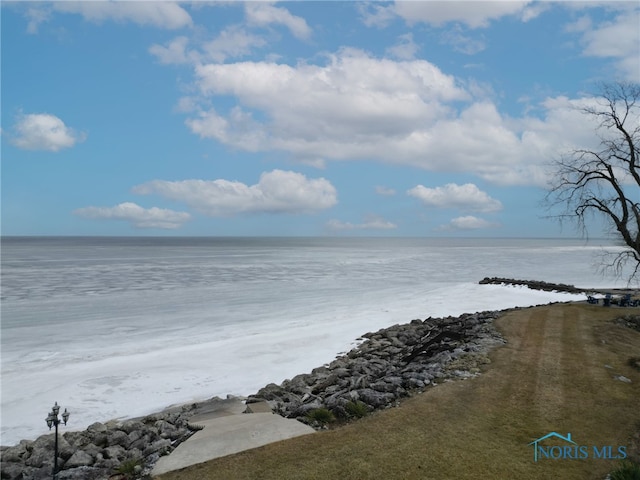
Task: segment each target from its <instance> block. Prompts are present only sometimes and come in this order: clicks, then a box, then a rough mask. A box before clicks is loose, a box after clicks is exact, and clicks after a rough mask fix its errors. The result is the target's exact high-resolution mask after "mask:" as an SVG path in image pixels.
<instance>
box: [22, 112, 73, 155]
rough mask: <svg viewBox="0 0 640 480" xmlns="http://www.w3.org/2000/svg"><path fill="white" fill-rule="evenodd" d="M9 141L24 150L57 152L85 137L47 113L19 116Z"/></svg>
mask: <svg viewBox="0 0 640 480" xmlns="http://www.w3.org/2000/svg"><path fill="white" fill-rule="evenodd" d="M13 129H14V132H15V133H14V135H13V137H12V138H11V139H10V141H11V143H13V144H14V145H15V146H16V147H18V148H22V149H25V150H47V151H50V152H57V151H59V150H62V149H63V148H70V147H73V146H74V145H75V144H76V143H77V142H82V141H83V140H84V139H85V135H84V134H82V133H78V132H76V131H74V130H73V129H72V128H69V127H67V126H66V125H65V124H64V122H63V121H62V120H60V119H59V118H58V117H56V116H55V115H51V114H48V113H29V114H20V115H19V116H18V120H17V122H16V124H15V125H14V127H13Z"/></svg>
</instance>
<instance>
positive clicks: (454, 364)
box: [247, 312, 504, 427]
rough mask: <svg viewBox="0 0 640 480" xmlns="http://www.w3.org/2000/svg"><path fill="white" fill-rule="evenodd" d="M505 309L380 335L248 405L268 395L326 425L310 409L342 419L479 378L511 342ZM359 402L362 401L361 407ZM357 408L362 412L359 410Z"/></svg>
mask: <svg viewBox="0 0 640 480" xmlns="http://www.w3.org/2000/svg"><path fill="white" fill-rule="evenodd" d="M498 316H500V312H481V313H474V314H464V315H461V316H459V317H447V318H428V319H426V320H413V321H411V322H410V323H408V324H404V325H394V326H392V327H389V328H384V329H382V330H379V331H378V332H375V333H368V334H365V335H363V338H362V339H361V340H363V339H366V340H364V341H363V343H361V344H360V345H359V346H358V347H356V348H354V349H353V350H351V351H350V352H348V353H347V354H346V355H343V356H340V357H338V358H336V359H335V360H334V361H332V362H331V363H330V364H328V365H325V366H322V367H319V368H316V369H314V370H313V371H312V372H311V373H308V374H301V375H297V376H295V377H294V378H292V379H290V380H285V381H284V382H282V384H280V385H276V384H269V385H267V386H266V387H264V388H262V389H261V390H260V391H259V392H257V393H256V394H255V395H251V396H249V398H248V399H247V403H248V404H251V403H252V402H258V401H267V402H268V403H269V404H270V406H271V408H272V409H273V411H274V412H276V413H279V414H280V415H282V416H284V417H288V418H297V419H298V420H300V421H302V422H305V423H309V424H310V425H312V426H314V427H321V426H322V422H317V421H314V416H313V415H309V414H310V413H312V412H314V411H316V410H319V409H326V410H328V411H330V412H331V413H332V414H333V416H334V417H336V418H338V419H350V418H353V417H354V416H356V417H357V416H360V415H361V414H362V413H365V410H364V409H366V412H371V411H373V410H377V409H381V408H387V407H389V406H392V405H394V404H395V402H397V401H398V400H399V399H400V398H402V397H406V396H408V395H410V394H412V393H416V392H421V391H423V390H424V389H425V388H427V387H429V386H432V385H436V384H437V383H439V382H442V381H443V380H445V379H447V378H452V377H462V378H467V377H472V376H475V375H477V374H478V373H479V372H480V367H481V365H483V364H486V363H488V362H489V358H488V357H487V355H486V354H487V352H488V351H489V350H490V349H491V348H493V347H494V346H496V345H500V344H502V343H503V342H504V340H503V339H502V337H501V336H500V335H499V334H498V332H497V331H496V330H495V329H494V328H493V320H494V319H495V318H497V317H498ZM358 406H359V407H358ZM354 412H359V413H356V414H354Z"/></svg>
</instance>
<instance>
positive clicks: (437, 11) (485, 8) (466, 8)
mask: <svg viewBox="0 0 640 480" xmlns="http://www.w3.org/2000/svg"><path fill="white" fill-rule="evenodd" d="M529 3H531V2H527V1H524V2H523V1H510V2H478V1H464V2H411V1H400V2H396V3H395V4H394V5H393V6H392V8H393V9H394V11H395V13H396V14H397V15H399V16H400V17H402V18H403V19H404V20H405V21H406V22H407V23H409V24H414V23H418V22H423V23H427V24H429V25H434V26H442V25H444V24H446V23H449V22H458V23H463V24H465V25H467V26H468V27H470V28H480V27H487V26H489V24H490V22H491V21H492V20H497V19H499V18H502V17H505V16H517V17H519V18H520V19H521V20H523V21H528V20H530V19H531V18H534V16H535V15H536V11H534V10H532V9H530V8H527V5H528V4H529Z"/></svg>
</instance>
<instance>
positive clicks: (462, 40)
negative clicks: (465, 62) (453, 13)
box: [440, 27, 486, 55]
mask: <svg viewBox="0 0 640 480" xmlns="http://www.w3.org/2000/svg"><path fill="white" fill-rule="evenodd" d="M440 39H441V41H442V43H444V44H446V45H451V46H452V47H453V49H454V50H455V51H457V52H460V53H464V54H465V55H475V54H476V53H480V52H481V51H483V50H484V49H485V48H486V45H485V42H484V40H480V39H477V38H472V37H470V36H468V35H465V34H464V33H462V29H460V28H459V27H456V28H453V29H451V30H449V31H446V32H444V33H443V34H442V35H441V37H440Z"/></svg>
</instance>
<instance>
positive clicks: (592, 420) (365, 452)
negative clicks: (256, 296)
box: [159, 304, 640, 480]
mask: <svg viewBox="0 0 640 480" xmlns="http://www.w3.org/2000/svg"><path fill="white" fill-rule="evenodd" d="M619 313H620V309H618V308H616V307H612V308H603V307H601V306H597V305H586V304H566V305H553V306H544V307H536V308H531V309H522V310H515V311H512V312H509V313H508V314H506V315H504V316H503V317H501V318H500V319H498V320H497V321H496V326H497V327H498V329H499V330H500V331H501V332H502V333H503V335H504V336H505V338H506V339H507V340H508V343H507V345H505V346H504V347H501V348H498V349H496V350H494V351H493V352H492V353H491V354H490V356H489V357H490V360H491V363H490V364H488V365H487V366H485V367H483V368H484V370H485V371H484V373H483V374H482V375H480V376H479V377H477V378H474V379H470V380H465V381H455V382H447V383H444V384H442V385H439V386H437V387H436V388H431V389H429V390H427V391H426V392H425V393H423V394H419V395H415V396H413V397H411V398H409V399H407V400H405V401H403V402H402V404H401V406H400V407H398V408H392V409H389V410H385V411H382V412H374V413H372V414H369V415H367V416H366V417H364V418H362V419H361V420H358V421H356V422H353V423H349V424H347V425H344V426H341V427H338V428H335V429H331V430H328V431H324V432H320V433H316V434H313V435H307V436H303V437H298V438H294V439H291V440H287V441H282V442H278V443H274V444H270V445H266V446H264V447H261V448H257V449H254V450H249V451H245V452H242V453H239V454H235V455H230V456H227V457H223V458H219V459H215V460H212V461H210V462H206V463H202V464H199V465H194V466H192V467H189V468H187V469H184V470H180V471H176V472H170V473H168V474H165V475H162V476H160V477H159V478H160V479H162V480H174V479H175V480H177V479H180V480H196V479H198V480H204V479H225V480H234V479H238V480H242V479H265V480H267V479H287V480H288V479H326V478H341V479H354V480H356V479H357V480H366V479H380V478H384V479H402V480H405V479H432V478H433V479H442V478H456V479H461V480H463V479H477V478H487V479H511V478H518V479H522V480H529V479H531V480H532V479H548V478H563V479H569V480H570V479H576V480H578V479H579V480H585V479H597V480H602V479H603V478H604V477H605V476H606V475H607V473H608V472H610V471H612V470H614V469H615V468H617V467H618V465H619V462H618V461H616V460H604V459H593V458H589V459H574V460H549V459H545V460H542V461H538V462H537V463H535V462H534V461H533V447H532V446H529V445H528V444H529V442H532V441H533V440H535V439H536V438H539V437H540V436H542V435H545V434H546V433H549V432H551V431H556V432H558V433H561V434H563V435H566V434H567V433H569V432H570V433H571V434H572V438H573V439H574V441H576V442H577V443H578V444H580V445H598V446H600V445H614V446H618V445H628V444H629V441H630V438H631V436H632V434H633V433H634V428H635V427H634V425H638V422H639V421H640V408H639V407H640V402H639V400H638V399H639V398H640V372H638V371H637V370H635V369H634V368H632V367H631V366H630V365H629V364H628V359H629V358H630V357H635V356H638V353H639V352H640V332H637V331H634V330H632V329H629V328H626V327H624V326H621V325H616V324H614V323H613V322H612V321H611V320H612V319H613V318H614V317H615V316H616V315H617V314H619ZM617 375H623V376H625V377H627V378H628V379H630V380H631V383H625V382H622V381H619V380H616V379H614V377H615V376H617ZM551 444H552V443H550V445H551ZM614 450H615V447H614Z"/></svg>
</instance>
